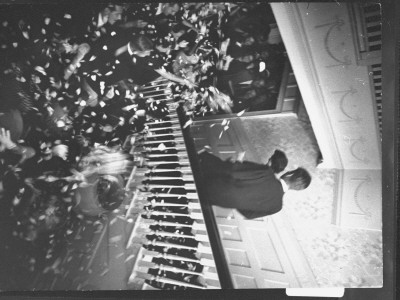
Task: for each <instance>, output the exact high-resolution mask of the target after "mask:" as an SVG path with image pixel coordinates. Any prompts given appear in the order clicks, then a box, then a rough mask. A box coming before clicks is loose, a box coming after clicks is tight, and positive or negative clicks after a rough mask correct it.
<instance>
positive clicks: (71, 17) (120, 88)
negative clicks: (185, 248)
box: [0, 2, 284, 251]
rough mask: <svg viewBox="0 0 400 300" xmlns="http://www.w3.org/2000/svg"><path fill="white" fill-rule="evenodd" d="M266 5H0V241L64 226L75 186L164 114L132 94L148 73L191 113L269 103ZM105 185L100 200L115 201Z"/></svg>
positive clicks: (271, 61)
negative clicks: (147, 123) (148, 122)
mask: <svg viewBox="0 0 400 300" xmlns="http://www.w3.org/2000/svg"><path fill="white" fill-rule="evenodd" d="M260 7H262V8H263V9H260ZM267 11H268V6H267V5H263V4H257V3H248V4H246V3H244V4H234V3H183V4H179V3H129V4H119V3H108V4H93V3H83V2H82V3H79V5H77V4H71V3H69V4H68V3H64V2H61V3H58V4H57V5H51V4H37V5H18V6H17V5H9V6H6V5H4V6H1V7H0V16H1V24H0V197H1V200H0V201H1V203H0V205H1V209H0V211H1V214H2V218H3V217H4V218H3V221H4V220H7V221H4V222H6V223H7V226H9V225H10V224H11V226H9V227H10V228H11V229H10V231H9V232H7V233H4V234H5V235H6V236H7V237H2V240H4V239H8V238H9V237H11V236H13V238H19V239H22V240H24V241H27V242H34V241H35V240H37V239H38V237H39V236H40V234H41V233H42V232H53V231H54V230H56V229H57V230H58V229H60V228H61V229H62V230H61V232H62V234H65V229H66V228H67V227H66V226H67V225H66V224H67V223H68V221H69V217H70V214H71V213H72V211H73V210H72V206H73V202H74V201H73V199H74V197H75V196H74V195H75V194H76V190H77V189H79V187H80V186H81V185H84V184H86V183H88V182H92V181H93V180H100V179H101V176H102V175H104V174H113V175H115V176H117V175H118V173H123V172H124V171H125V170H126V167H127V165H129V157H127V156H126V155H125V151H126V149H124V148H123V144H124V141H125V138H126V137H127V136H128V135H129V134H132V133H135V132H140V131H141V130H143V128H144V123H145V121H146V119H151V118H155V117H159V116H165V115H166V114H167V113H168V109H167V108H166V106H165V104H163V103H162V102H160V103H158V102H157V104H156V105H154V103H151V104H149V103H148V102H147V101H146V100H145V99H143V97H141V93H140V89H141V87H142V86H143V85H146V84H149V83H151V82H152V81H154V80H155V79H157V78H159V77H162V78H165V79H168V80H170V81H171V83H172V84H171V85H170V86H169V89H170V90H171V93H172V94H173V95H175V96H176V95H177V97H176V98H177V99H181V101H185V105H187V106H188V107H189V109H192V110H194V112H195V114H197V115H200V116H202V115H207V114H215V113H231V112H239V111H242V110H250V111H252V110H260V109H268V108H269V107H272V106H273V105H274V104H273V102H274V99H276V96H277V92H278V90H279V88H278V85H279V80H280V74H279V72H280V71H279V68H281V67H282V59H283V53H284V51H283V49H282V48H281V46H280V45H273V44H271V43H269V42H268V36H269V24H270V23H271V22H273V16H272V13H271V12H270V14H269V15H268V14H267V15H266V14H265V12H267ZM260 66H263V67H262V70H261V68H260ZM276 74H277V75H276ZM216 87H217V88H216ZM108 157H113V160H112V163H110V162H107V158H108ZM115 157H117V158H118V159H115ZM101 164H102V165H101ZM99 165H100V167H99ZM94 166H95V167H94ZM93 178H95V179H93ZM99 178H100V179H99ZM103 181H104V180H103ZM103 183H104V182H103ZM104 184H105V185H107V184H109V185H110V184H111V183H110V182H108V183H107V182H105V183H104ZM104 184H103V185H101V184H99V189H100V190H101V187H102V186H104ZM100 190H99V191H100ZM116 190H118V189H109V193H110V194H109V195H108V196H110V197H109V198H113V199H115V198H117V199H118V201H117V202H118V203H111V204H110V203H108V204H107V205H108V206H109V208H115V207H116V206H118V204H119V203H121V201H122V198H123V195H121V193H118V191H116ZM113 193H114V194H113ZM117 194H118V197H115V195H117ZM105 201H106V200H105ZM107 205H106V206H107ZM3 215H4V216H3ZM7 226H5V227H4V228H6V227H7ZM7 228H8V227H7ZM2 234H3V233H2ZM3 250H4V249H3ZM8 251H9V250H8Z"/></svg>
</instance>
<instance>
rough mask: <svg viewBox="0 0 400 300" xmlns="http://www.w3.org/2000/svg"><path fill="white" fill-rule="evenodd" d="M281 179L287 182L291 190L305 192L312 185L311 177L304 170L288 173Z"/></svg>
mask: <svg viewBox="0 0 400 300" xmlns="http://www.w3.org/2000/svg"><path fill="white" fill-rule="evenodd" d="M281 179H282V180H284V181H285V182H286V184H287V185H288V186H289V189H291V190H296V191H300V190H304V189H306V188H307V187H308V186H309V185H310V183H311V175H310V174H309V173H308V172H307V170H305V169H303V168H297V169H296V170H293V171H289V172H286V173H285V174H283V175H282V176H281Z"/></svg>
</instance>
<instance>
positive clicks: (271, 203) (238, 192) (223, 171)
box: [200, 152, 284, 219]
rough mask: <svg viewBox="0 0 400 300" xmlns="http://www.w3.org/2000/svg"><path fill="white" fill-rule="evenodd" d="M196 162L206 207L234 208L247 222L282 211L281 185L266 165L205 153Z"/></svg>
mask: <svg viewBox="0 0 400 300" xmlns="http://www.w3.org/2000/svg"><path fill="white" fill-rule="evenodd" d="M200 163H201V167H202V171H203V175H204V183H205V187H206V189H207V191H208V199H209V202H210V204H213V205H217V206H221V207H226V208H236V209H237V210H238V211H239V212H240V213H241V214H242V215H244V216H245V217H247V218H250V219H252V218H258V217H262V216H267V215H271V214H274V213H277V212H279V211H280V210H281V209H282V198H283V194H284V191H283V187H282V184H281V182H280V181H279V179H277V178H276V177H275V174H274V172H273V171H272V169H271V168H269V167H268V166H267V165H262V164H257V163H253V162H246V161H245V162H235V163H232V162H229V161H222V160H221V159H219V158H218V157H216V156H214V155H212V154H209V153H207V152H205V153H202V154H200Z"/></svg>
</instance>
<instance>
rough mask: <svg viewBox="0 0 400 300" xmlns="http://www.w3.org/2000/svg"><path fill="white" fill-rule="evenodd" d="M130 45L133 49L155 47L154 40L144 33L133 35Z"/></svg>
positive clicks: (139, 49) (150, 48) (142, 49)
mask: <svg viewBox="0 0 400 300" xmlns="http://www.w3.org/2000/svg"><path fill="white" fill-rule="evenodd" d="M129 46H130V47H131V49H132V50H133V51H146V50H152V49H153V47H154V45H153V42H152V41H151V40H150V39H149V38H148V37H146V36H145V35H142V34H139V35H135V36H133V37H132V39H131V40H130V42H129Z"/></svg>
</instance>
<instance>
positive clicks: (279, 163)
mask: <svg viewBox="0 0 400 300" xmlns="http://www.w3.org/2000/svg"><path fill="white" fill-rule="evenodd" d="M269 163H270V165H271V169H272V170H273V171H274V173H280V172H282V171H283V170H285V168H286V166H287V164H288V159H287V157H286V154H285V153H284V152H282V151H280V150H275V152H274V154H272V156H271V158H270V159H269Z"/></svg>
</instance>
